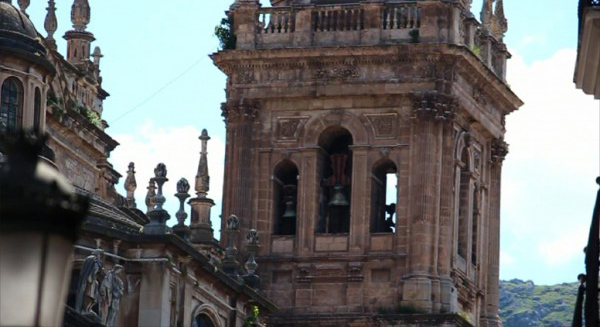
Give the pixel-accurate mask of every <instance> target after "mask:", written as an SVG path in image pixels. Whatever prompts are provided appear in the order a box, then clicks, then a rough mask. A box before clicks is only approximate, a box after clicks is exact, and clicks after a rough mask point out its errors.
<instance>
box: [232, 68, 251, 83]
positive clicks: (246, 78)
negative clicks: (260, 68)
mask: <svg viewBox="0 0 600 327" xmlns="http://www.w3.org/2000/svg"><path fill="white" fill-rule="evenodd" d="M235 80H236V82H237V83H238V84H249V83H252V81H254V71H253V70H250V69H242V70H239V71H238V72H237V73H236V75H235Z"/></svg>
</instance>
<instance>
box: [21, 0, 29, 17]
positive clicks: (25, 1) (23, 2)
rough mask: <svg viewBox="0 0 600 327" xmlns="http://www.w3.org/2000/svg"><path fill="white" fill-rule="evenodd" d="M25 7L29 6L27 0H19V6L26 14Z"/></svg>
mask: <svg viewBox="0 0 600 327" xmlns="http://www.w3.org/2000/svg"><path fill="white" fill-rule="evenodd" d="M27 7H29V0H19V8H21V11H22V12H23V13H25V14H27V11H26V10H27Z"/></svg>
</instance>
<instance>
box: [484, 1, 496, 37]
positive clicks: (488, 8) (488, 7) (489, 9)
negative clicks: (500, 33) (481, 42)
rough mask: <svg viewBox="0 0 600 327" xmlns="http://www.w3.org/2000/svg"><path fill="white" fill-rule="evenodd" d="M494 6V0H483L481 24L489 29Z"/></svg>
mask: <svg viewBox="0 0 600 327" xmlns="http://www.w3.org/2000/svg"><path fill="white" fill-rule="evenodd" d="M493 8H494V0H483V7H482V8H481V24H483V27H484V28H485V29H487V30H491V27H492V17H493V15H494V13H493Z"/></svg>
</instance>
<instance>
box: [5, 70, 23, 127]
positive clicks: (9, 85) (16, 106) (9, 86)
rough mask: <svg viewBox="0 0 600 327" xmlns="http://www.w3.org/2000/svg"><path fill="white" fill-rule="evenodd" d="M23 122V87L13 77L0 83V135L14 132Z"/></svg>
mask: <svg viewBox="0 0 600 327" xmlns="http://www.w3.org/2000/svg"><path fill="white" fill-rule="evenodd" d="M22 120H23V85H22V84H21V81H19V80H18V79H17V78H15V77H9V78H7V79H6V80H5V81H4V83H2V95H1V100H0V133H6V132H15V131H16V130H17V129H18V128H20V127H21V121H22Z"/></svg>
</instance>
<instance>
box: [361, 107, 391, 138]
mask: <svg viewBox="0 0 600 327" xmlns="http://www.w3.org/2000/svg"><path fill="white" fill-rule="evenodd" d="M365 117H367V119H368V120H369V122H370V123H371V127H372V129H373V136H374V137H375V138H376V139H384V138H394V137H396V136H397V125H398V122H397V121H398V115H397V114H395V113H391V114H375V115H365Z"/></svg>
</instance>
